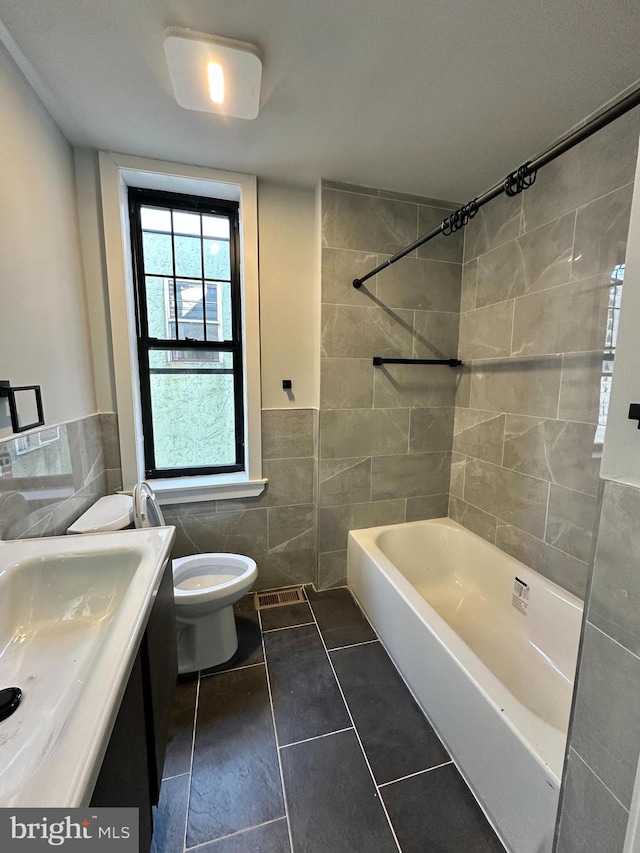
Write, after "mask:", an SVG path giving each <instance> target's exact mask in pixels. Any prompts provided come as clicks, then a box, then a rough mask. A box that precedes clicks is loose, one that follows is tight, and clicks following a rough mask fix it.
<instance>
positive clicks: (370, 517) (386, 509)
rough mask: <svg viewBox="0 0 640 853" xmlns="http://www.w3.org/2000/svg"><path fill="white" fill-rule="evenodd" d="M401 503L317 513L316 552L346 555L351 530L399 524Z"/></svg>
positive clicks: (333, 509) (390, 502)
mask: <svg viewBox="0 0 640 853" xmlns="http://www.w3.org/2000/svg"><path fill="white" fill-rule="evenodd" d="M404 503H405V502H404V500H403V499H399V500H392V501H374V502H373V503H361V504H352V505H351V506H336V507H333V506H325V507H320V509H319V510H318V550H319V551H320V552H324V551H345V550H346V548H347V537H348V535H349V531H350V530H360V529H362V528H363V527H379V526H380V525H382V524H399V523H400V522H402V521H404V510H405V505H404Z"/></svg>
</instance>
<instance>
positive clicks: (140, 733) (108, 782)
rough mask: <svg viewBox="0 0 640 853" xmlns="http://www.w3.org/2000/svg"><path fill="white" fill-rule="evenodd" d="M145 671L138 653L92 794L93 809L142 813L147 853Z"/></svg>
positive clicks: (149, 820) (149, 818) (149, 829)
mask: <svg viewBox="0 0 640 853" xmlns="http://www.w3.org/2000/svg"><path fill="white" fill-rule="evenodd" d="M143 669H144V667H143V663H142V655H141V654H140V652H139V653H138V655H137V657H136V660H135V663H134V665H133V669H132V670H131V676H130V677H129V683H128V684H127V689H126V691H125V694H124V697H123V699H122V704H121V705H120V710H119V711H118V716H117V717H116V722H115V725H114V727H113V732H112V734H111V740H110V741H109V746H108V747H107V752H106V754H105V757H104V761H103V762H102V768H101V769H100V775H99V776H98V781H97V782H96V786H95V788H94V790H93V796H92V797H91V805H92V806H96V807H98V808H115V807H118V806H129V807H137V808H138V809H139V811H140V817H139V821H140V851H141V853H147V851H148V850H149V848H150V846H151V832H152V815H151V796H150V790H149V753H148V749H147V736H146V725H145V717H146V714H145V685H144V674H143Z"/></svg>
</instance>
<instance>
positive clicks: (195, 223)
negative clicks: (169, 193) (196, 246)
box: [173, 210, 200, 237]
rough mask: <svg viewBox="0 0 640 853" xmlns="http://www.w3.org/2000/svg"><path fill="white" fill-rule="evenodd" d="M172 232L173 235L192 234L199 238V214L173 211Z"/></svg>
mask: <svg viewBox="0 0 640 853" xmlns="http://www.w3.org/2000/svg"><path fill="white" fill-rule="evenodd" d="M173 231H174V234H194V235H195V236H196V237H199V236H200V214H199V213H181V212H180V211H179V210H174V211H173Z"/></svg>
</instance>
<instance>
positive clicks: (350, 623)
mask: <svg viewBox="0 0 640 853" xmlns="http://www.w3.org/2000/svg"><path fill="white" fill-rule="evenodd" d="M307 598H308V599H309V603H310V604H311V609H312V610H313V613H314V615H315V617H316V621H317V623H318V626H319V628H320V632H321V634H322V637H323V639H324V641H325V643H326V645H327V648H328V649H337V648H340V647H341V646H349V645H353V644H354V643H366V642H368V641H369V640H375V639H376V635H375V632H374V630H373V628H372V627H371V625H369V623H368V621H367V619H366V617H365V616H364V614H363V613H362V611H361V610H360V608H359V607H358V605H357V604H356V602H355V601H354V598H353V596H352V595H351V593H350V592H349V590H348V589H346V588H344V587H343V588H342V589H331V590H327V591H325V592H322V593H316V592H314V591H313V590H312V589H307Z"/></svg>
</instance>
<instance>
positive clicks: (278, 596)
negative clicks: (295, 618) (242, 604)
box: [254, 586, 305, 610]
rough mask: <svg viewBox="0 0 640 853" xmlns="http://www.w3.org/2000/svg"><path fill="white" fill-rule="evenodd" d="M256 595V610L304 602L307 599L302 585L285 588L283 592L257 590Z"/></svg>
mask: <svg viewBox="0 0 640 853" xmlns="http://www.w3.org/2000/svg"><path fill="white" fill-rule="evenodd" d="M254 597H255V604H256V610H269V609H270V608H271V607H284V605H285V604H302V603H303V602H304V601H305V597H304V592H303V591H302V587H301V586H298V587H296V588H295V589H284V590H282V592H256V593H254Z"/></svg>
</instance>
